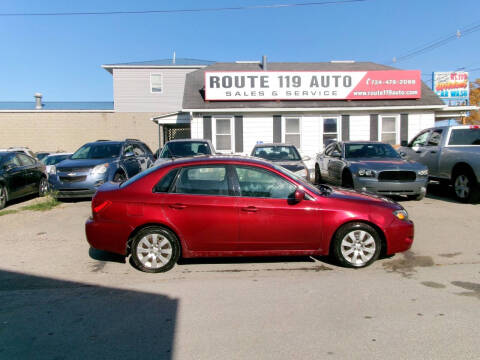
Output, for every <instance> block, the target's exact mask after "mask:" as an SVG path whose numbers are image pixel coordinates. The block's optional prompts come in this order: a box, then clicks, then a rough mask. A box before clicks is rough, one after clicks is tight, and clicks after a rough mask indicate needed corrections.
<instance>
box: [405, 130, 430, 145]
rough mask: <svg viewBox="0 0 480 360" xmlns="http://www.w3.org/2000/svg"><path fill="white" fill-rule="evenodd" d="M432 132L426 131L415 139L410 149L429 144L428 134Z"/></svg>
mask: <svg viewBox="0 0 480 360" xmlns="http://www.w3.org/2000/svg"><path fill="white" fill-rule="evenodd" d="M429 133H430V132H429V131H425V132H423V133H421V134H419V135H417V137H415V138H414V139H413V140H412V142H411V143H410V145H409V146H410V147H413V146H423V145H425V143H426V142H427V138H428V134H429Z"/></svg>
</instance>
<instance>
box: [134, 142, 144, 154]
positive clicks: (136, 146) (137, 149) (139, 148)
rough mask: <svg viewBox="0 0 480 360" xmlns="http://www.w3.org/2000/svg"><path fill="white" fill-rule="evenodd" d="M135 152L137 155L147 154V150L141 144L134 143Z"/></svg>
mask: <svg viewBox="0 0 480 360" xmlns="http://www.w3.org/2000/svg"><path fill="white" fill-rule="evenodd" d="M133 153H134V154H135V156H145V150H143V149H142V148H141V147H140V146H139V145H137V144H134V145H133Z"/></svg>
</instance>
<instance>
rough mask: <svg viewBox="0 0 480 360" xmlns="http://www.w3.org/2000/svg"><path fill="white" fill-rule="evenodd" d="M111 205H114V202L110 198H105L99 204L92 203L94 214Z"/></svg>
mask: <svg viewBox="0 0 480 360" xmlns="http://www.w3.org/2000/svg"><path fill="white" fill-rule="evenodd" d="M110 205H112V202H111V201H110V200H105V201H103V202H101V203H99V204H94V203H92V212H93V214H98V213H99V212H100V211H102V210H105V209H106V208H108V207H109V206H110Z"/></svg>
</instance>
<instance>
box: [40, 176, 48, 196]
mask: <svg viewBox="0 0 480 360" xmlns="http://www.w3.org/2000/svg"><path fill="white" fill-rule="evenodd" d="M47 192H48V182H47V179H45V178H44V177H42V178H41V179H40V182H39V183H38V196H45V195H47Z"/></svg>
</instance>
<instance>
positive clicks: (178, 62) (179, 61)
mask: <svg viewBox="0 0 480 360" xmlns="http://www.w3.org/2000/svg"><path fill="white" fill-rule="evenodd" d="M214 63H215V61H210V60H200V59H189V58H176V59H175V63H174V62H173V59H158V60H148V61H133V62H126V63H118V64H107V65H103V66H104V67H116V66H169V65H170V66H189V65H211V64H214Z"/></svg>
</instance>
